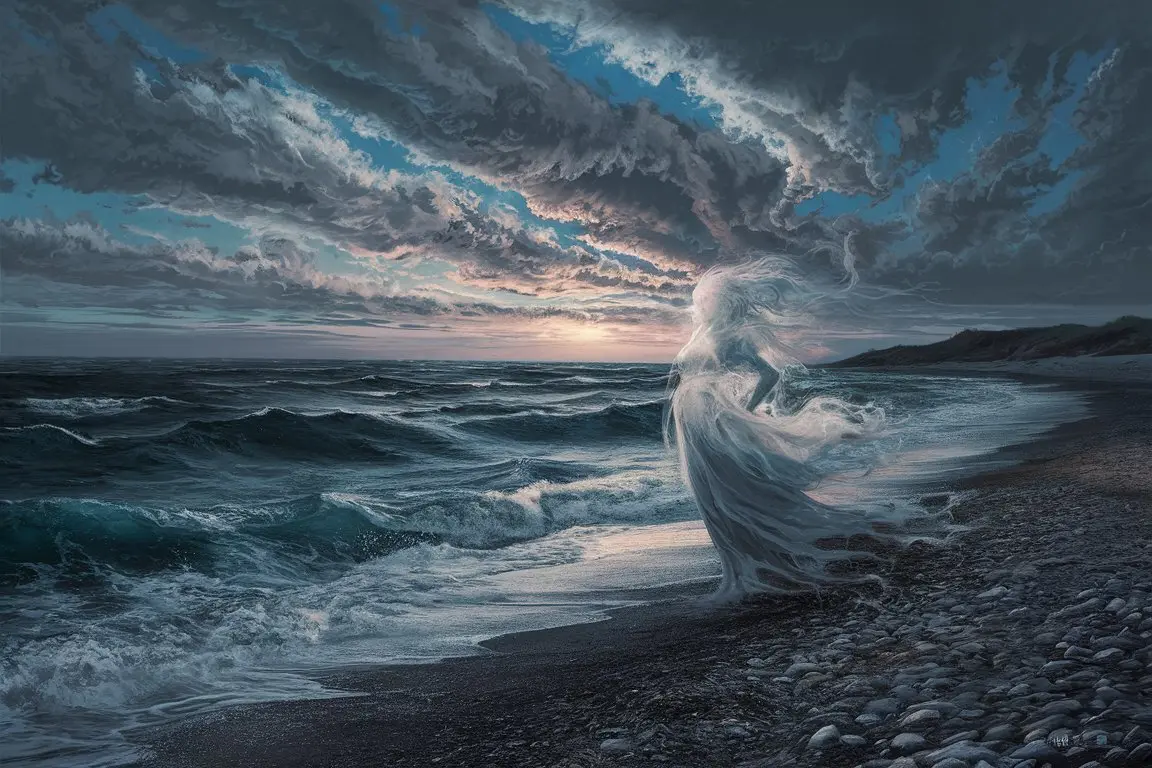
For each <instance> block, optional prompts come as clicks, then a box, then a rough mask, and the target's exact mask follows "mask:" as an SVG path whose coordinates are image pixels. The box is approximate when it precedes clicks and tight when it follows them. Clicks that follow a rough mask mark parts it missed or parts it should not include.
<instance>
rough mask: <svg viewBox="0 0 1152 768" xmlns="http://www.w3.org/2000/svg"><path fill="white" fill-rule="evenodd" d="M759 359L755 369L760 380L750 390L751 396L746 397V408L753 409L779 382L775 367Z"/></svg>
mask: <svg viewBox="0 0 1152 768" xmlns="http://www.w3.org/2000/svg"><path fill="white" fill-rule="evenodd" d="M757 360H758V361H759V365H757V366H756V370H757V371H759V373H760V381H759V382H757V384H756V389H754V390H753V391H752V397H750V398H748V410H749V411H754V410H756V408H757V407H758V406H759V405H760V403H762V402H763V401H764V399H765V398H766V397H768V395H769V394H771V392H772V390H773V389H775V388H776V385H777V384H778V383H780V374H778V373H776V369H775V368H773V367H772V366H770V365H768V363H765V362H764V361H763V360H760V359H759V358H757Z"/></svg>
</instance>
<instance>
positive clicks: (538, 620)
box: [0, 359, 1083, 766]
mask: <svg viewBox="0 0 1152 768" xmlns="http://www.w3.org/2000/svg"><path fill="white" fill-rule="evenodd" d="M667 372H668V371H667V366H658V365H615V364H611V365H610V364H587V363H574V364H557V363H456V362H331V361H259V362H254V361H219V360H217V361H170V360H131V361H110V360H100V361H86V360H56V361H47V360H21V359H7V360H3V361H0V417H2V423H0V649H2V654H0V762H5V761H8V762H5V764H14V765H84V766H91V765H111V764H117V763H118V762H122V761H125V760H130V759H131V758H132V756H133V753H132V751H131V749H130V748H129V747H128V743H127V741H126V740H125V737H124V733H125V731H126V729H130V728H132V727H137V726H140V725H148V724H153V723H157V722H163V721H164V720H166V719H168V718H172V717H179V716H184V715H188V714H192V713H198V712H204V711H208V710H211V709H213V708H215V707H219V706H224V705H228V704H236V703H242V702H250V701H261V700H268V699H275V698H292V697H303V696H326V695H339V693H338V692H333V691H327V690H325V689H323V688H322V687H321V686H320V685H319V684H317V683H316V682H314V681H313V679H312V677H310V676H309V673H314V672H316V671H317V670H322V669H326V668H332V667H338V666H344V665H351V664H362V663H378V662H396V661H410V660H423V659H434V658H439V657H443V656H447V655H459V654H464V653H468V652H470V651H471V650H472V649H473V648H474V647H475V643H476V642H477V641H478V640H481V639H484V638H485V637H491V636H493V635H495V634H499V633H503V632H507V631H514V630H520V629H529V628H535V627H544V626H556V625H561V624H564V623H572V622H576V621H586V620H591V619H593V618H595V617H596V616H597V612H598V611H601V610H602V609H603V608H605V607H607V606H610V605H619V604H622V603H626V602H628V600H629V598H628V597H627V595H626V592H625V591H626V590H627V589H628V588H630V587H644V586H651V585H654V584H664V583H669V582H676V581H677V580H688V579H694V578H707V577H709V576H711V575H714V574H715V572H716V565H715V561H714V559H713V558H712V556H711V554H710V551H709V548H708V546H707V540H706V537H705V535H704V534H703V532H702V529H701V526H700V525H699V523H698V522H696V512H695V508H694V506H693V504H692V502H691V500H690V498H689V497H688V496H687V495H686V493H685V491H684V489H683V486H682V484H681V482H680V480H679V476H678V473H677V469H676V464H675V461H674V460H673V459H672V458H671V457H670V456H669V453H668V450H667V449H666V448H665V446H664V444H663V442H662V438H661V421H662V412H663V407H664V396H665V391H666V387H667V380H668V376H667ZM815 392H821V393H835V394H838V395H840V396H842V397H848V398H851V399H853V400H856V401H858V402H873V403H875V404H876V405H878V406H879V407H882V408H884V410H885V412H886V413H887V414H888V417H889V420H890V422H891V425H892V426H891V429H890V433H889V435H888V436H886V437H885V438H883V439H880V440H877V441H871V442H869V443H867V444H859V445H853V444H845V445H843V446H841V447H838V448H837V449H835V450H834V451H832V452H830V453H829V454H828V455H827V456H824V457H822V458H821V460H820V466H821V469H822V470H823V471H824V472H825V473H826V474H827V475H828V477H829V480H828V482H827V483H826V486H825V487H822V488H821V489H820V490H819V491H818V492H819V493H822V494H824V496H825V497H826V498H827V499H829V500H833V501H840V502H843V503H861V504H868V503H895V501H897V500H899V499H900V497H901V494H902V493H905V492H908V488H909V487H910V486H909V483H910V482H912V481H916V482H921V481H924V480H926V479H931V478H941V477H944V476H945V475H946V474H947V473H948V472H950V471H956V470H957V468H959V467H967V468H968V469H969V470H971V469H972V468H973V467H975V466H980V465H981V461H983V460H982V459H981V458H980V457H982V456H983V457H986V456H988V455H989V454H990V453H991V452H992V451H993V450H995V449H996V448H998V447H1000V446H1002V445H1005V444H1009V443H1012V442H1018V441H1021V440H1024V439H1027V438H1028V437H1030V436H1031V435H1035V434H1038V433H1040V432H1042V431H1043V430H1044V429H1046V428H1048V427H1049V426H1051V425H1052V424H1054V423H1056V422H1058V421H1062V420H1068V419H1071V418H1076V417H1077V416H1079V415H1081V414H1082V413H1083V405H1082V404H1081V402H1080V401H1079V400H1078V399H1077V398H1076V397H1075V396H1074V395H1071V394H1068V393H1066V392H1063V391H1058V390H1054V389H1051V388H1048V387H1042V386H1034V385H1033V386H1026V385H1023V384H1020V383H1017V382H1013V381H1008V380H998V379H980V378H961V377H950V376H915V375H904V374H899V375H897V374H891V373H887V374H886V373H874V372H859V371H848V370H837V371H821V370H815V371H810V372H809V373H808V374H807V375H805V376H803V377H801V378H800V379H799V380H798V381H796V382H795V383H794V385H793V389H792V394H791V397H793V398H797V399H799V398H803V396H804V395H805V393H815Z"/></svg>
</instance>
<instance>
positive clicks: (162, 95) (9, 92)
mask: <svg viewBox="0 0 1152 768" xmlns="http://www.w3.org/2000/svg"><path fill="white" fill-rule="evenodd" d="M90 5H91V4H90V3H84V4H76V5H69V4H68V3H60V4H59V5H54V6H53V7H52V8H51V9H48V8H44V7H42V6H40V5H39V4H15V5H12V6H10V7H8V8H6V9H5V10H4V11H2V13H3V15H4V21H5V23H4V24H3V25H2V30H0V49H2V50H3V53H0V63H2V64H3V68H4V72H5V77H4V81H3V92H2V94H0V97H2V100H3V103H4V105H5V119H4V121H3V125H2V127H0V139H2V141H3V146H4V150H5V156H6V157H7V158H20V159H30V160H43V161H47V164H46V166H45V170H44V171H43V172H41V173H40V174H38V176H37V178H38V180H40V181H44V182H48V183H54V184H63V185H66V186H68V187H69V188H71V189H75V190H77V191H80V192H96V191H116V192H124V193H136V194H145V195H147V196H148V197H149V198H151V199H152V200H153V201H155V202H156V203H158V204H161V205H164V206H167V207H169V208H171V209H173V210H177V211H181V212H184V213H191V214H214V215H218V216H221V217H223V218H227V219H230V220H233V221H239V222H241V223H244V224H246V225H248V226H251V227H253V228H255V229H257V230H263V229H267V228H269V227H272V228H278V229H281V230H284V229H287V231H288V232H290V233H305V234H307V235H309V236H312V237H323V238H325V239H327V240H329V241H330V242H333V243H335V244H338V245H340V246H343V247H354V248H360V249H364V250H367V251H370V252H399V253H404V252H406V251H408V250H418V249H423V251H424V252H425V253H427V254H428V255H432V256H438V257H441V258H445V259H447V260H449V261H454V262H457V263H459V264H460V265H461V269H462V271H463V272H465V273H468V272H475V273H477V274H483V275H485V276H487V278H488V280H487V283H488V284H489V285H490V287H505V283H507V287H509V288H511V289H513V290H522V291H527V292H539V291H543V290H552V289H553V288H555V287H556V286H561V287H563V286H564V284H565V283H569V284H571V283H574V282H575V283H578V282H579V281H580V279H581V276H583V275H589V276H592V277H594V280H592V281H590V282H588V286H601V285H605V284H610V285H614V286H617V287H621V288H642V289H645V290H652V291H656V292H659V291H660V290H661V288H660V286H661V284H662V283H664V282H666V281H659V280H651V279H649V278H646V277H644V276H643V275H641V276H638V277H632V276H631V271H632V270H629V269H628V268H625V267H623V266H622V265H619V264H615V263H614V262H612V261H611V260H604V259H602V258H601V257H600V256H598V255H595V254H590V253H589V252H587V251H586V250H581V249H576V250H573V249H567V248H561V247H558V246H556V245H553V244H549V243H546V242H541V241H538V240H534V239H533V238H532V237H530V235H529V234H528V233H525V232H523V231H522V229H521V228H517V227H516V226H509V225H508V224H507V223H505V224H501V223H498V222H496V221H493V220H492V219H490V218H488V217H486V216H484V215H482V214H480V213H479V212H478V211H477V209H476V204H477V200H476V199H475V195H474V194H472V193H469V192H467V191H465V190H461V189H459V188H458V187H456V186H454V185H453V184H450V183H449V182H447V181H446V180H445V179H444V178H443V176H442V175H441V174H439V173H437V172H426V173H423V174H420V175H418V176H416V175H411V174H404V173H397V172H385V171H381V170H379V169H377V168H374V167H373V166H372V163H371V161H370V159H369V158H368V157H367V156H365V155H363V154H362V153H360V152H357V151H355V150H353V149H351V148H350V147H349V146H348V145H347V143H346V142H344V141H343V139H342V138H341V137H340V136H339V135H338V134H337V132H336V130H335V129H334V128H333V126H332V124H331V122H330V121H329V120H327V119H326V118H325V116H324V115H323V114H322V113H321V110H322V107H323V104H322V103H321V102H319V101H318V100H317V98H316V97H314V96H313V95H311V94H308V93H304V92H300V91H293V90H291V89H289V90H287V92H283V91H280V90H276V89H272V88H269V87H266V86H265V85H263V84H261V83H259V82H257V81H255V80H250V79H249V80H241V79H238V78H237V77H235V76H234V75H233V74H232V73H231V72H230V70H229V69H228V68H227V67H226V66H224V64H223V62H222V61H221V60H219V59H212V60H209V61H207V62H205V63H201V64H183V65H180V66H176V65H174V64H173V63H172V62H170V61H168V60H167V59H165V58H163V57H160V56H157V55H155V54H154V53H152V52H150V51H149V50H147V49H145V48H143V47H142V46H141V45H140V44H139V43H137V42H135V41H133V40H132V39H131V38H129V37H128V36H126V35H119V36H118V37H117V38H116V39H115V40H114V41H112V42H111V43H109V42H107V41H106V40H104V39H103V38H102V37H101V36H100V35H99V34H98V32H97V31H96V30H95V29H94V28H93V27H92V26H91V25H89V24H87V23H85V21H84V18H85V17H84V16H83V14H80V13H79V12H78V9H79V8H80V7H81V6H84V7H87V6H90ZM142 60H143V61H146V62H149V63H150V64H151V66H152V67H153V68H154V69H153V73H154V75H155V77H154V78H153V79H147V78H145V77H144V76H143V75H142V74H141V71H140V69H139V68H138V66H139V62H140V61H142ZM430 244H432V245H437V246H439V248H438V249H436V250H433V251H430V250H429V249H428V246H429V245H430ZM588 286H585V287H588Z"/></svg>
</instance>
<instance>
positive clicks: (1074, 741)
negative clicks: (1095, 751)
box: [1048, 733, 1108, 749]
mask: <svg viewBox="0 0 1152 768" xmlns="http://www.w3.org/2000/svg"><path fill="white" fill-rule="evenodd" d="M1048 743H1049V744H1051V745H1052V746H1054V747H1056V748H1057V749H1066V748H1068V747H1071V746H1073V745H1076V746H1080V745H1088V744H1092V745H1095V746H1098V747H1104V746H1107V745H1108V734H1106V733H1097V734H1094V735H1092V736H1084V735H1079V734H1077V735H1072V734H1068V733H1057V734H1053V735H1052V736H1049V737H1048Z"/></svg>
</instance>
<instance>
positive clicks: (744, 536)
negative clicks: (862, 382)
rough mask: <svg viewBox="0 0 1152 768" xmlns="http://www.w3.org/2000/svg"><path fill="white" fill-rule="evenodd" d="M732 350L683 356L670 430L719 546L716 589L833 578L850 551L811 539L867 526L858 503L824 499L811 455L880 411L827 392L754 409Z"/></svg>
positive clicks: (725, 591) (869, 424) (869, 426)
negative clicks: (815, 493)
mask: <svg viewBox="0 0 1152 768" xmlns="http://www.w3.org/2000/svg"><path fill="white" fill-rule="evenodd" d="M736 368H737V369H736V370H734V366H733V356H732V355H726V356H725V359H724V361H723V363H722V364H721V363H717V362H716V361H715V359H714V358H710V357H705V358H703V359H695V360H694V359H692V358H691V357H687V358H683V357H682V358H681V359H680V360H679V361H678V374H679V382H678V384H677V386H676V389H675V390H674V391H673V393H672V396H671V402H670V408H671V411H670V413H671V424H670V425H669V427H670V429H669V432H670V433H671V435H670V436H672V437H674V439H675V443H676V447H677V449H678V451H679V456H680V465H681V470H682V474H683V477H684V479H685V481H686V483H687V484H688V486H689V489H690V490H691V492H692V494H693V496H694V497H695V500H696V504H697V507H698V508H699V510H700V514H701V516H702V517H703V519H704V524H705V525H706V526H707V529H708V533H709V534H710V535H711V537H712V541H713V543H714V544H715V546H716V549H717V551H718V553H719V555H720V560H721V564H722V566H723V578H722V583H721V586H720V590H719V591H720V593H721V595H724V596H732V597H735V596H739V595H743V594H747V593H751V592H765V591H796V590H800V589H807V588H811V587H812V586H814V585H817V584H820V583H825V582H828V581H832V580H834V579H833V578H832V577H831V576H829V575H828V573H827V572H826V566H827V564H828V563H829V562H830V561H833V560H838V559H843V558H845V557H847V556H849V554H850V553H847V552H844V551H842V550H839V551H838V550H832V549H828V548H825V547H821V546H817V544H816V542H817V541H820V540H823V539H845V538H847V537H849V536H852V535H854V534H867V533H871V532H872V531H873V522H874V521H873V520H871V519H870V518H869V517H868V516H867V515H865V514H864V513H863V512H861V511H854V510H847V509H840V508H837V507H832V506H829V505H826V504H822V503H820V502H818V501H816V500H815V499H813V498H811V496H809V494H808V491H809V490H810V489H811V488H812V487H813V486H814V484H815V483H816V482H817V481H818V480H819V476H818V475H817V474H816V473H815V472H813V471H812V470H811V469H810V468H809V462H810V460H811V459H812V458H814V457H815V456H816V455H817V454H818V453H819V452H821V451H823V450H825V449H826V448H828V447H829V446H831V445H833V444H835V443H837V442H839V441H840V440H843V439H845V438H850V437H861V436H866V435H867V434H868V433H870V432H874V431H877V430H878V429H879V428H880V426H881V422H882V414H879V413H877V412H875V411H874V410H873V411H869V410H868V409H865V408H861V407H857V406H852V405H850V404H848V403H845V402H843V401H840V400H837V399H835V398H830V397H817V398H813V399H811V400H809V401H808V402H807V403H805V404H804V405H803V406H802V407H801V408H799V409H798V410H796V411H795V412H793V413H780V412H778V411H777V410H776V409H775V408H774V407H771V406H770V407H769V408H766V409H761V410H754V411H750V410H749V409H748V407H747V405H748V403H747V400H748V393H749V392H750V391H751V389H752V386H751V384H750V379H749V377H748V375H747V374H746V373H741V371H740V370H739V369H738V366H736Z"/></svg>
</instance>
